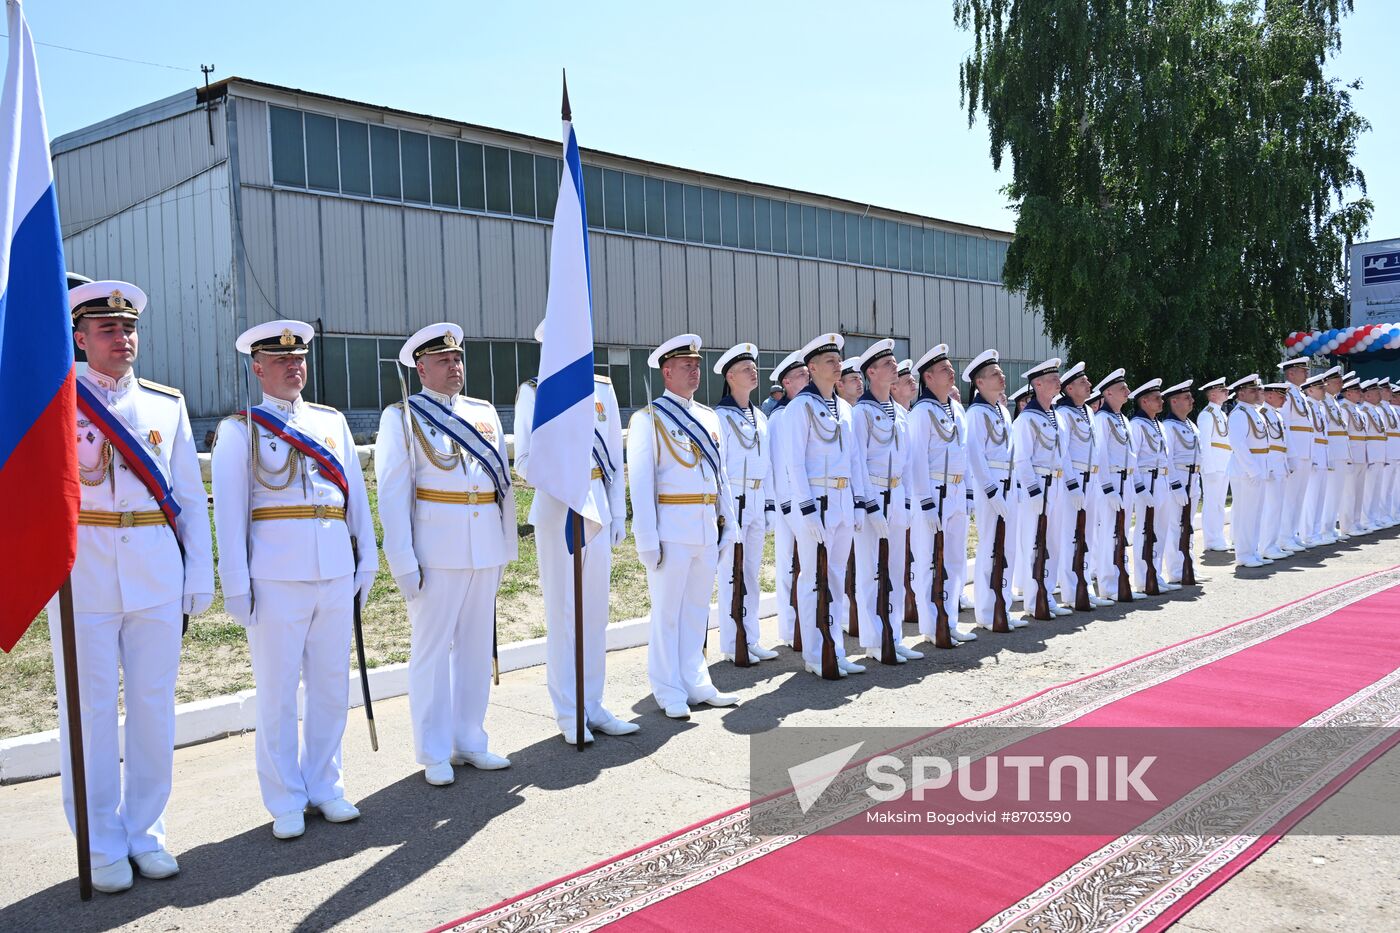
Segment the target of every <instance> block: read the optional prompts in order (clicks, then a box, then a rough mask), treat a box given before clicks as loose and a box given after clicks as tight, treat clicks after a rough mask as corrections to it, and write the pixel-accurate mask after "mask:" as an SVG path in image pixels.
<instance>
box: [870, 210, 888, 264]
mask: <svg viewBox="0 0 1400 933" xmlns="http://www.w3.org/2000/svg"><path fill="white" fill-rule="evenodd" d="M872 222H873V227H872V230H871V235H872V237H873V238H874V248H875V251H874V253H873V254H872V255H871V257H870V263H871V265H876V266H883V265H885V222H884V221H883V220H881V219H880V218H878V217H875V218H872Z"/></svg>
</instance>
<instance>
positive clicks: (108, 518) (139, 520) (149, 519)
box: [78, 509, 170, 528]
mask: <svg viewBox="0 0 1400 933" xmlns="http://www.w3.org/2000/svg"><path fill="white" fill-rule="evenodd" d="M78 524H79V525H95V526H97V527H99V528H139V527H141V526H143V525H168V524H170V521H169V520H168V519H167V518H166V517H165V513H164V512H162V511H161V510H160V509H156V510H155V511H153V512H102V511H99V510H97V509H80V510H79V511H78Z"/></svg>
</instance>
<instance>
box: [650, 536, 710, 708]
mask: <svg viewBox="0 0 1400 933" xmlns="http://www.w3.org/2000/svg"><path fill="white" fill-rule="evenodd" d="M718 564H719V548H717V547H715V546H714V545H713V544H710V545H698V546H697V545H690V544H676V543H674V542H671V541H663V542H661V566H659V567H657V568H656V569H655V570H648V571H647V585H648V586H649V587H650V588H651V643H650V644H649V645H647V676H648V677H649V678H650V680H651V693H652V696H654V697H656V702H657V704H658V705H660V706H661V708H662V709H665V708H666V707H668V706H677V705H680V704H683V703H703V702H704V701H705V700H708V699H709V698H710V697H713V696H715V695H716V694H717V693H719V691H718V690H716V689H715V685H714V684H712V683H711V682H710V671H709V668H707V667H706V666H705V630H706V629H707V628H709V625H710V593H711V592H712V591H713V590H714V585H715V567H716V566H717V565H718Z"/></svg>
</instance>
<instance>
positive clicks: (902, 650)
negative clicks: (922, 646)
mask: <svg viewBox="0 0 1400 933" xmlns="http://www.w3.org/2000/svg"><path fill="white" fill-rule="evenodd" d="M894 653H895V654H897V655H899V656H900V657H901V658H903V659H904V660H906V661H918V660H921V659H922V658H923V656H924V653H923V652H922V651H919V650H918V649H916V648H910V647H908V646H906V645H902V644H900V643H899V642H895V643H894Z"/></svg>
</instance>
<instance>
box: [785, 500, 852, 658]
mask: <svg viewBox="0 0 1400 933" xmlns="http://www.w3.org/2000/svg"><path fill="white" fill-rule="evenodd" d="M794 516H799V513H796V512H794ZM799 517H800V516H799ZM800 520H801V521H804V522H805V521H806V519H805V518H800ZM826 521H827V524H826V536H825V539H826V578H827V586H828V587H830V592H831V606H830V618H831V626H830V627H831V637H832V639H833V640H834V641H835V642H836V656H837V657H845V656H846V633H845V632H844V631H843V630H842V628H841V620H842V619H844V618H845V612H846V597H845V590H846V558H847V556H848V555H849V554H850V553H851V536H852V534H853V532H854V529H853V528H852V527H851V526H850V525H848V524H845V523H844V522H838V521H837V520H836V517H835V516H834V515H831V514H828V515H827V518H826ZM797 559H798V561H799V562H800V564H801V567H802V569H801V571H800V572H799V574H798V578H797V615H798V617H799V620H800V622H801V625H802V660H804V661H806V662H807V663H808V664H810V665H812V666H813V667H817V668H820V667H821V663H822V636H821V632H820V631H819V630H818V629H817V577H816V570H817V542H815V541H813V540H812V536H811V534H810V533H808V531H807V529H806V528H805V527H804V528H798V535H797ZM861 628H862V630H864V626H863V625H862V626H861Z"/></svg>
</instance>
